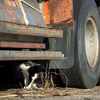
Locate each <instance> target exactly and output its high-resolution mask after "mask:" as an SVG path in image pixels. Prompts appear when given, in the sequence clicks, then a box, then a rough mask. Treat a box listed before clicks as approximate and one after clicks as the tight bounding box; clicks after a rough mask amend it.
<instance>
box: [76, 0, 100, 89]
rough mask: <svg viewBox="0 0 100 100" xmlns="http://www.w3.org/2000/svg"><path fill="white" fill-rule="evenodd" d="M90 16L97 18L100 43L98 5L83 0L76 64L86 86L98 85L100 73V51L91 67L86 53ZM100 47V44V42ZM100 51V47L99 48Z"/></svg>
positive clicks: (78, 28)
mask: <svg viewBox="0 0 100 100" xmlns="http://www.w3.org/2000/svg"><path fill="white" fill-rule="evenodd" d="M89 16H92V17H93V18H94V19H95V22H96V24H97V30H98V37H99V39H98V40H99V43H100V34H99V32H100V28H99V27H100V23H99V20H100V19H99V13H98V10H97V7H96V4H95V2H94V0H83V1H82V5H81V8H80V13H79V17H78V27H77V31H76V34H77V51H78V52H77V54H78V55H77V56H76V57H78V58H75V59H78V62H77V61H76V65H77V68H78V72H79V73H80V75H81V77H82V80H83V85H84V87H85V88H92V87H94V86H95V85H96V83H97V81H98V78H99V75H100V63H99V59H100V53H98V59H97V63H96V65H95V67H94V68H93V69H91V68H90V67H89V65H88V63H87V59H86V53H85V25H86V21H87V19H88V17H89ZM99 47H100V44H99ZM99 52H100V48H99Z"/></svg>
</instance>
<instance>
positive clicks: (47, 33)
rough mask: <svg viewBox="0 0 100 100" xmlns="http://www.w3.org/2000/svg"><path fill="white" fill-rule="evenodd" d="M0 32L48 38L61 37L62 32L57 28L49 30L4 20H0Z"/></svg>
mask: <svg viewBox="0 0 100 100" xmlns="http://www.w3.org/2000/svg"><path fill="white" fill-rule="evenodd" d="M0 33H8V34H19V35H27V36H39V37H49V38H63V32H62V31H59V30H51V29H47V28H38V27H34V26H26V25H17V24H11V23H4V22H0Z"/></svg>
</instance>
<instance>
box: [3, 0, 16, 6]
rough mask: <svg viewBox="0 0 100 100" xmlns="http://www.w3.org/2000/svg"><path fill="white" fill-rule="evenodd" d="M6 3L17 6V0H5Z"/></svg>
mask: <svg viewBox="0 0 100 100" xmlns="http://www.w3.org/2000/svg"><path fill="white" fill-rule="evenodd" d="M4 2H5V5H9V6H12V7H16V4H15V1H11V0H4Z"/></svg>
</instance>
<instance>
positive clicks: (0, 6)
mask: <svg viewBox="0 0 100 100" xmlns="http://www.w3.org/2000/svg"><path fill="white" fill-rule="evenodd" d="M0 11H1V13H2V17H3V20H6V18H5V16H6V14H5V11H4V9H3V7H2V4H1V3H0Z"/></svg>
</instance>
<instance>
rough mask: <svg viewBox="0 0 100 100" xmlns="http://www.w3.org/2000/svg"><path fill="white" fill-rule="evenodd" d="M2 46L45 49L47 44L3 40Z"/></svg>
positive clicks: (0, 45) (0, 44) (0, 43)
mask: <svg viewBox="0 0 100 100" xmlns="http://www.w3.org/2000/svg"><path fill="white" fill-rule="evenodd" d="M0 47H2V48H41V49H45V44H42V43H41V44H40V43H22V42H5V41H1V42H0Z"/></svg>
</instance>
